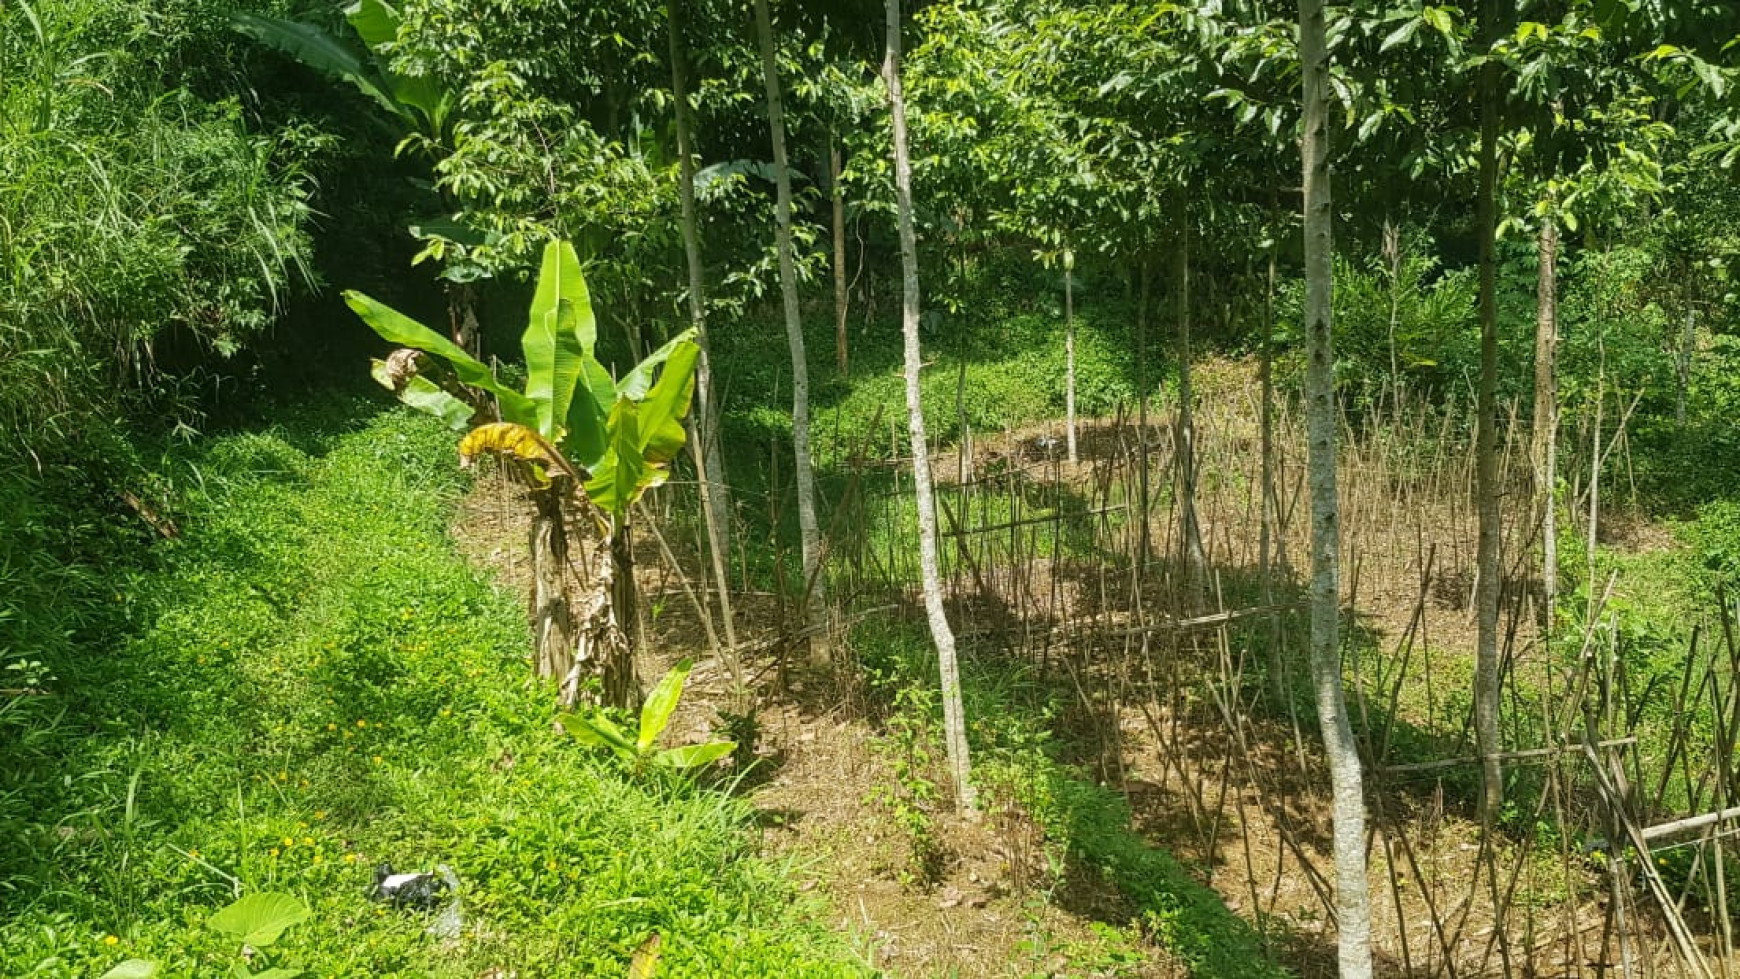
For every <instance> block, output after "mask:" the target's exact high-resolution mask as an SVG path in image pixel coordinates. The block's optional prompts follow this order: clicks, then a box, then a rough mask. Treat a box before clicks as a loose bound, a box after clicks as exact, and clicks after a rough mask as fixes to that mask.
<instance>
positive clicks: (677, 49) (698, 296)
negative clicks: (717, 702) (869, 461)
mask: <svg viewBox="0 0 1740 979" xmlns="http://www.w3.org/2000/svg"><path fill="white" fill-rule="evenodd" d="M665 16H666V19H667V20H669V22H670V34H671V41H670V60H671V93H672V96H673V97H674V100H675V102H676V114H677V156H678V173H677V179H678V194H679V196H680V198H681V202H682V209H683V258H684V260H685V262H686V264H687V266H688V273H689V325H690V326H692V327H694V329H695V337H696V341H697V342H698V343H699V345H700V348H701V356H700V360H699V362H698V363H697V364H696V369H695V402H696V405H695V407H696V411H695V415H696V417H695V419H694V421H693V422H692V423H691V424H692V427H693V428H694V430H695V437H694V438H693V439H690V441H689V449H690V454H691V456H692V458H693V459H694V461H695V476H696V479H695V483H696V485H697V486H698V487H699V488H700V494H701V517H702V520H703V521H704V522H705V523H706V527H707V552H708V557H709V558H710V563H711V565H712V571H713V581H714V583H715V584H716V585H717V588H718V591H717V595H718V599H719V617H720V618H721V619H722V620H723V621H724V626H725V645H726V648H727V649H728V650H731V652H729V653H727V657H728V659H729V661H730V666H731V668H732V677H733V679H734V680H735V681H737V682H738V685H739V686H741V685H742V684H741V676H740V675H739V670H738V661H737V654H736V652H735V650H736V648H737V622H736V616H735V615H733V614H732V610H731V580H730V576H729V571H728V570H727V568H728V565H729V560H728V559H729V555H730V553H731V518H730V513H731V503H730V499H729V495H730V488H729V484H728V483H727V482H726V480H725V462H724V459H723V457H722V454H721V453H720V451H719V414H718V412H719V406H718V403H717V402H716V401H715V400H714V398H713V361H712V345H711V342H710V341H709V339H708V336H707V295H706V281H705V279H706V275H705V268H704V267H703V265H702V261H701V233H700V229H699V223H700V219H699V216H698V215H697V214H696V210H695V155H694V148H693V135H692V127H691V124H690V121H689V85H688V70H687V58H686V52H685V50H684V47H683V26H682V25H683V19H682V0H666V3H665Z"/></svg>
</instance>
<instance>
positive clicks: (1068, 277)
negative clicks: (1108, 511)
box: [1063, 248, 1081, 466]
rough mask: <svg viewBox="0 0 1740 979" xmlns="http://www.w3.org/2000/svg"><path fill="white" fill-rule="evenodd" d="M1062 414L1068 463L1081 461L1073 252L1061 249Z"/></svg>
mask: <svg viewBox="0 0 1740 979" xmlns="http://www.w3.org/2000/svg"><path fill="white" fill-rule="evenodd" d="M1063 416H1064V426H1065V428H1066V431H1065V432H1064V439H1065V441H1066V443H1067V445H1068V448H1069V463H1070V465H1072V466H1073V465H1075V464H1076V463H1077V462H1080V461H1081V457H1080V455H1078V454H1077V452H1076V441H1075V253H1074V252H1072V251H1070V250H1069V249H1067V248H1066V249H1064V251H1063Z"/></svg>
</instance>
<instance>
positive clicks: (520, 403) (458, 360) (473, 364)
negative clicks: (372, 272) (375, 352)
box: [344, 290, 538, 426]
mask: <svg viewBox="0 0 1740 979" xmlns="http://www.w3.org/2000/svg"><path fill="white" fill-rule="evenodd" d="M344 301H345V304H346V305H347V306H349V307H350V308H351V310H352V311H354V312H355V313H356V314H357V315H358V316H360V317H362V320H363V322H364V323H367V324H368V325H369V328H370V329H372V330H374V331H375V332H376V333H377V334H379V335H380V337H381V339H383V340H385V341H387V342H388V343H392V344H397V345H398V346H401V347H411V348H412V349H415V350H421V351H423V352H424V353H430V354H434V355H435V356H437V357H440V358H441V359H442V360H445V361H447V363H448V365H449V366H451V367H452V368H453V373H455V374H457V375H459V379H460V380H461V381H464V382H465V383H466V384H469V385H471V386H472V387H474V388H482V389H483V390H485V391H488V392H489V393H490V394H493V395H495V396H496V398H497V399H498V400H499V401H500V402H501V416H502V420H503V421H510V422H515V423H518V424H521V425H528V426H530V425H536V424H537V421H538V413H537V410H536V407H535V406H534V405H533V404H532V400H531V399H530V398H528V397H526V396H525V395H523V394H521V393H520V392H518V391H515V390H514V389H513V388H510V387H508V386H507V385H505V384H503V383H501V382H500V381H498V380H496V379H495V374H494V373H493V372H491V371H490V369H489V368H488V367H486V366H484V365H483V364H482V363H480V362H478V361H477V360H475V359H473V358H472V356H471V355H470V354H468V353H466V352H465V350H464V349H463V348H461V347H460V346H459V345H458V344H456V343H454V342H453V341H452V340H449V339H447V338H446V337H444V336H442V335H441V334H439V333H436V332H435V331H434V330H431V329H429V328H428V327H426V326H424V325H423V324H421V323H419V322H417V321H416V320H414V319H412V318H410V317H409V316H406V315H405V314H404V313H401V312H399V311H398V310H396V309H394V308H392V307H391V306H388V305H386V304H385V303H380V302H376V301H375V300H373V299H370V298H369V297H368V296H365V295H363V294H362V293H360V292H356V291H355V290H346V291H345V293H344Z"/></svg>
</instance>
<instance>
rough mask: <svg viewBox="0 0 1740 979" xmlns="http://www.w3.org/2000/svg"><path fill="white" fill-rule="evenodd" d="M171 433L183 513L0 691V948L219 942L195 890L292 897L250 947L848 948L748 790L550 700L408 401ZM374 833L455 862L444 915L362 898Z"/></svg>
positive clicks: (174, 969)
mask: <svg viewBox="0 0 1740 979" xmlns="http://www.w3.org/2000/svg"><path fill="white" fill-rule="evenodd" d="M357 418H360V419H362V420H361V421H355V420H353V419H357ZM167 460H168V461H166V462H164V463H162V464H161V466H160V471H159V473H158V476H159V478H160V479H162V480H163V481H164V482H165V483H168V484H172V485H173V486H175V487H177V491H176V492H175V493H174V494H173V499H174V500H176V501H177V502H176V506H175V512H174V513H173V519H174V520H175V521H176V522H177V523H178V524H179V527H180V529H181V535H180V536H179V538H178V539H174V540H165V541H163V542H161V543H159V544H158V545H156V546H155V547H153V548H152V549H151V550H150V552H148V553H147V554H146V556H144V557H143V558H139V559H137V561H136V563H133V564H114V565H112V566H108V567H102V568H87V569H85V572H86V573H85V574H84V575H83V577H80V578H78V579H77V581H78V582H80V583H81V587H83V591H84V593H89V594H91V595H94V594H95V593H96V591H97V588H96V586H97V585H100V587H101V590H102V592H103V593H104V594H103V595H102V596H101V597H102V598H103V599H104V600H106V601H110V602H112V603H113V605H114V608H113V609H111V610H107V611H102V612H101V613H100V614H93V615H91V616H89V617H87V618H86V620H85V622H84V624H85V626H86V628H85V629H84V631H81V632H78V633H75V635H73V636H72V637H71V640H70V641H69V642H68V643H66V644H64V645H63V647H61V652H62V654H61V655H57V656H55V657H53V658H52V661H43V662H41V663H40V665H39V667H38V669H39V670H40V671H42V672H43V673H45V674H47V675H44V676H38V677H36V681H37V682H38V684H39V686H40V690H39V691H38V692H37V693H36V694H34V695H32V696H28V697H20V698H16V699H13V700H9V701H8V702H7V707H6V709H5V710H4V711H0V738H3V739H4V740H5V742H6V744H7V748H6V751H5V752H4V753H3V754H0V838H3V839H5V840H6V841H7V843H6V845H5V846H4V847H0V974H4V975H8V976H42V977H67V979H71V977H85V976H97V975H101V974H102V973H103V972H104V971H105V970H107V969H108V968H110V967H111V966H113V965H115V964H116V963H118V962H120V961H123V960H126V959H130V958H138V959H143V960H149V961H153V962H156V963H158V964H159V965H160V967H161V971H160V973H159V975H162V976H176V977H180V976H210V975H215V974H218V973H219V972H220V971H223V972H227V971H228V970H230V969H232V968H233V967H234V966H236V965H238V964H239V963H240V959H239V958H238V957H237V955H236V949H235V946H234V944H233V943H231V942H229V941H228V940H227V939H226V938H224V937H223V936H222V935H220V934H219V933H218V932H216V931H214V930H212V929H211V928H210V927H208V926H207V924H206V919H207V918H208V916H209V915H210V914H211V913H212V912H213V911H215V910H217V909H219V908H221V907H223V906H225V905H226V904H228V903H230V902H231V901H232V900H234V899H235V898H236V897H237V896H238V895H239V894H247V893H255V892H261V891H274V892H285V893H288V894H291V895H294V896H296V897H298V898H300V899H301V900H302V901H305V902H306V903H307V904H308V905H309V906H310V908H311V909H312V912H313V913H312V916H311V917H310V918H308V919H307V920H306V921H304V922H302V923H300V924H298V925H296V926H294V927H293V928H291V929H290V930H289V931H288V932H287V933H286V934H285V935H284V937H283V938H282V939H281V940H279V941H278V942H277V943H275V944H274V945H273V946H272V947H271V948H270V949H269V950H267V951H264V952H261V953H259V954H257V955H256V956H254V961H252V962H251V963H250V965H251V967H252V969H253V970H254V971H255V972H259V971H260V970H262V969H264V968H266V967H268V966H276V967H284V968H289V969H293V970H302V972H303V974H305V975H318V976H403V977H442V976H455V977H457V976H465V977H472V976H480V975H490V976H508V975H518V976H521V977H532V976H611V975H623V974H625V973H626V971H627V969H628V965H629V961H630V959H631V957H632V956H633V954H634V952H635V950H636V949H637V948H639V947H641V946H642V945H643V943H645V942H646V941H647V940H648V939H649V937H650V936H652V935H654V934H657V935H659V936H660V938H661V945H660V948H661V952H662V954H661V957H660V960H659V963H658V971H657V974H658V975H659V976H661V977H664V976H671V977H675V976H696V977H700V976H708V977H715V976H771V975H780V976H857V975H868V974H870V970H869V969H867V968H865V967H864V966H862V965H861V964H860V958H859V956H858V955H857V954H856V953H855V952H854V951H853V950H852V948H850V947H849V944H848V941H847V940H846V939H845V938H843V937H841V936H839V935H837V934H834V933H830V932H828V931H827V930H826V929H825V928H823V927H822V926H821V925H819V924H817V920H818V919H817V917H816V916H815V912H816V911H817V910H819V909H817V908H813V907H811V906H809V905H807V904H804V903H802V902H800V901H798V900H797V895H796V893H795V891H794V889H793V888H792V887H791V886H790V884H789V883H788V882H787V880H786V877H785V875H784V873H783V872H782V868H781V867H779V866H776V865H773V864H770V863H768V862H766V861H765V860H763V859H761V858H759V857H758V856H757V855H756V853H755V844H754V839H753V838H752V837H751V836H750V835H749V834H748V833H747V832H746V820H747V817H748V811H747V808H746V805H745V804H744V803H742V802H740V801H738V800H736V799H734V798H732V797H730V796H728V795H726V794H723V793H721V792H717V791H713V790H708V789H702V788H697V787H695V786H693V785H689V784H683V783H678V782H675V781H669V780H666V781H655V780H646V779H631V778H629V777H627V776H625V775H624V774H623V773H622V772H621V771H619V770H618V769H617V768H616V767H615V766H613V765H611V764H610V763H609V762H608V761H607V759H605V758H602V757H599V756H596V755H594V754H591V753H590V752H588V751H586V750H585V749H582V748H581V747H580V746H579V745H577V744H575V743H574V742H573V741H572V740H571V739H567V738H565V737H563V736H561V735H558V734H557V733H555V732H554V730H553V725H552V723H551V722H552V716H553V711H554V706H553V697H552V696H551V694H550V691H548V690H545V689H542V688H540V687H538V686H536V685H534V684H532V683H530V682H529V681H528V673H527V669H526V665H525V662H524V656H525V650H526V648H527V639H526V634H525V633H526V628H525V619H524V614H523V610H522V609H521V608H520V607H519V604H518V602H517V600H516V599H515V598H514V597H513V596H511V595H510V594H508V593H506V592H504V591H501V590H499V589H497V588H496V587H494V586H492V585H491V584H490V583H489V582H488V581H486V580H484V579H483V578H482V577H480V576H479V574H478V573H477V572H475V571H474V570H473V569H472V568H470V567H469V566H468V565H467V564H466V563H465V561H464V559H463V558H462V557H461V556H460V555H459V554H458V553H457V552H456V551H455V549H454V548H453V547H452V545H451V542H450V540H449V538H448V536H447V533H446V523H447V521H448V519H449V515H450V513H451V507H452V504H453V503H454V501H455V500H456V498H457V496H458V494H459V493H460V492H461V490H462V489H463V484H462V479H461V477H460V475H459V474H458V472H457V470H456V467H455V465H454V456H453V444H452V439H451V436H450V435H449V434H447V433H445V432H443V431H442V430H441V429H440V428H439V426H437V425H436V424H435V423H433V422H432V421H427V420H424V419H420V418H414V417H411V416H410V415H408V414H407V413H405V412H390V413H386V414H374V413H372V412H371V411H369V410H368V409H366V408H365V407H364V406H362V405H359V404H356V403H352V402H337V403H329V404H324V405H320V406H317V407H315V408H312V409H303V410H300V411H298V412H297V413H295V414H294V415H293V416H291V417H289V418H286V419H284V420H283V421H281V422H280V423H279V424H277V425H274V426H272V427H270V428H267V429H264V430H260V431H249V432H242V433H239V434H233V435H227V436H223V437H219V438H214V439H210V440H208V441H206V442H204V443H203V444H200V445H198V446H196V447H193V448H190V449H179V450H176V451H174V452H173V453H171V454H170V455H169V456H168V457H167ZM48 516H52V513H51V514H48ZM68 580H69V581H70V580H73V579H68ZM87 597H89V596H88V595H87ZM386 863H390V864H392V865H393V866H394V868H396V869H398V870H402V871H403V870H421V869H430V868H433V867H434V866H436V865H437V864H446V865H447V866H449V867H451V868H452V869H453V871H454V872H455V873H456V874H457V876H458V878H459V880H460V882H461V888H460V897H461V902H462V903H461V913H462V917H463V930H462V931H461V933H460V934H459V935H458V936H457V937H453V938H438V937H434V936H432V935H431V934H429V933H428V931H427V929H428V926H429V925H430V924H431V918H430V917H429V916H427V915H425V914H420V913H417V912H413V911H408V910H402V909H397V908H390V907H387V906H383V905H381V904H377V903H374V902H372V901H370V899H369V898H368V896H367V891H368V888H369V885H370V883H371V881H372V880H373V877H374V873H375V868H376V867H377V866H379V865H381V864H386Z"/></svg>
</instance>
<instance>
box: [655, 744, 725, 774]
mask: <svg viewBox="0 0 1740 979" xmlns="http://www.w3.org/2000/svg"><path fill="white" fill-rule="evenodd" d="M736 750H737V742H735V741H709V742H707V743H706V744H689V745H684V746H683V747H681V748H672V749H670V750H669V751H661V752H659V753H658V754H656V755H654V756H653V762H654V763H656V764H659V765H663V766H664V767H666V768H674V769H676V770H677V771H680V772H686V771H688V770H690V769H692V768H700V767H701V766H702V765H711V764H712V763H713V762H716V761H718V760H719V759H721V758H723V757H725V756H726V755H728V754H730V753H731V752H733V751H736Z"/></svg>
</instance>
